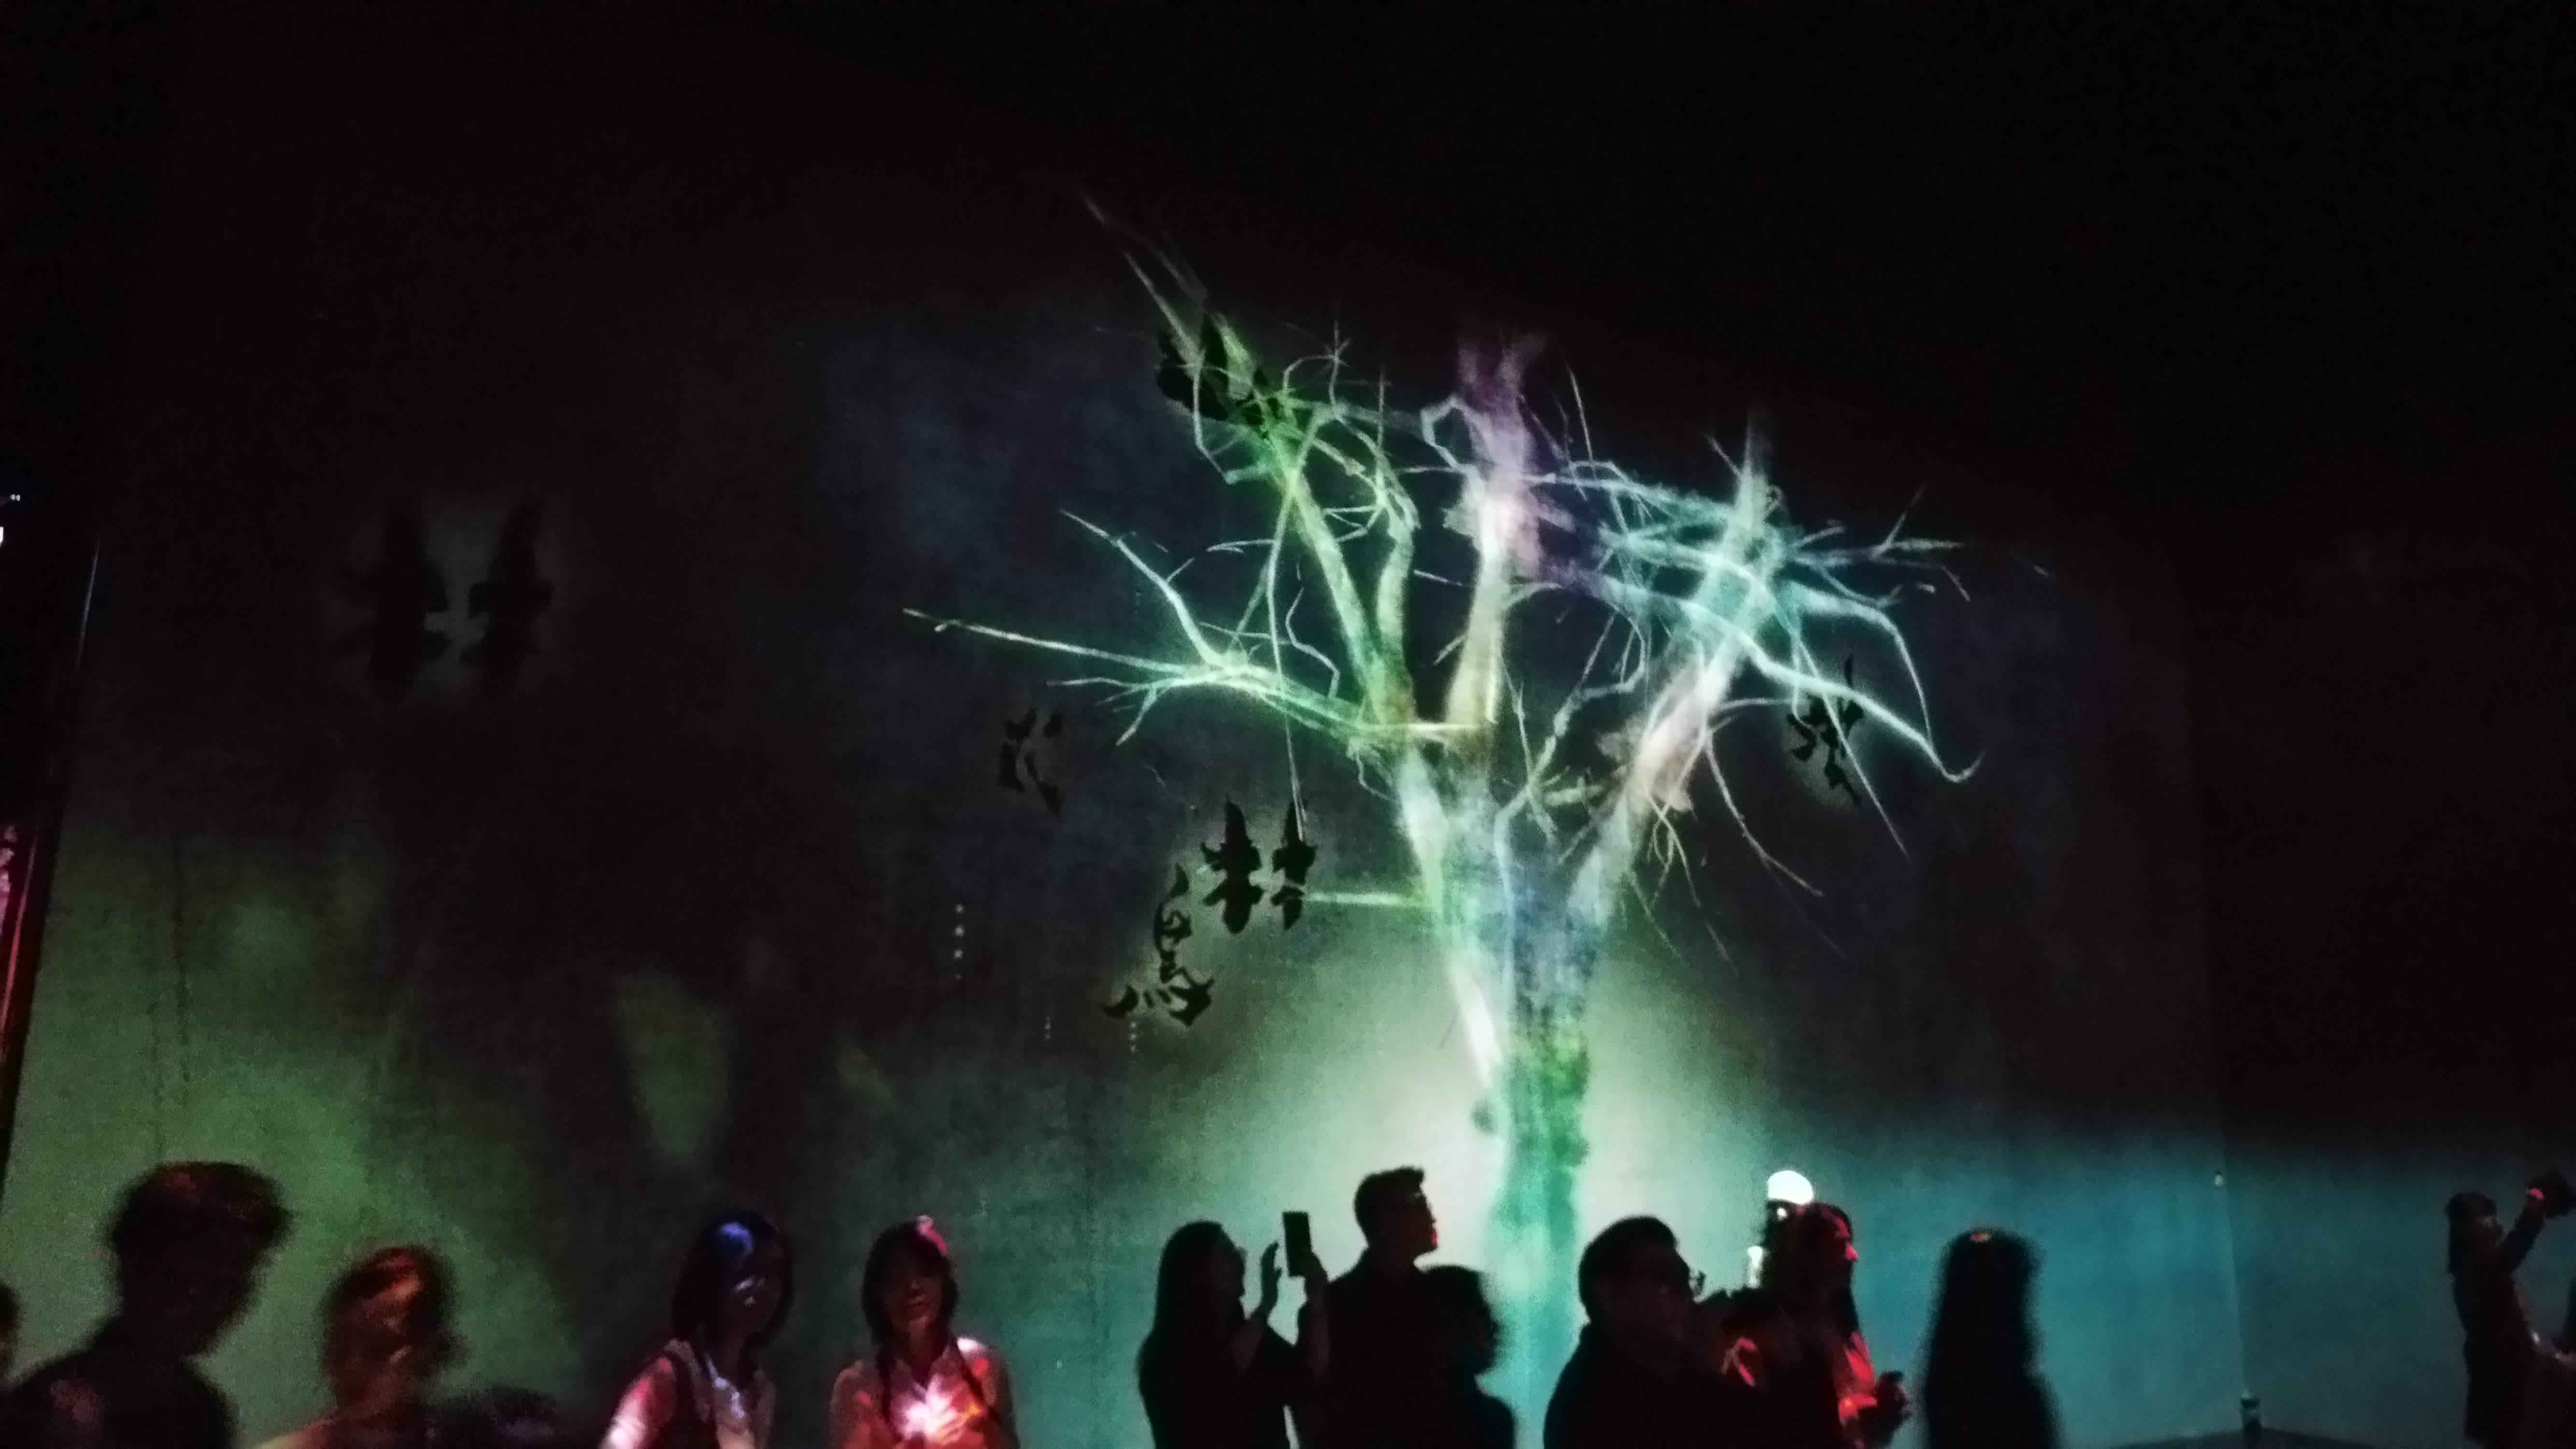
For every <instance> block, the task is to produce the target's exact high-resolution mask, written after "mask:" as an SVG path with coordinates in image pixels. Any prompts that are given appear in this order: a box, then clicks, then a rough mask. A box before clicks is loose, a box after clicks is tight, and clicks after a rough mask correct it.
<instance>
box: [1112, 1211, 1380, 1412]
mask: <svg viewBox="0 0 2576 1449" xmlns="http://www.w3.org/2000/svg"><path fill="white" fill-rule="evenodd" d="M1303 1220H1304V1214H1302V1213H1298V1214H1290V1215H1289V1219H1288V1229H1289V1240H1290V1241H1289V1249H1290V1251H1289V1266H1290V1267H1291V1268H1292V1269H1294V1270H1295V1272H1296V1274H1297V1277H1298V1280H1299V1281H1300V1282H1301V1283H1303V1284H1304V1286H1305V1302H1304V1304H1303V1305H1302V1306H1301V1307H1300V1308H1299V1309H1298V1312H1297V1344H1296V1346H1295V1347H1294V1348H1291V1347H1290V1346H1289V1344H1288V1341H1287V1340H1286V1339H1283V1338H1281V1337H1280V1336H1279V1334H1278V1332H1277V1331H1276V1330H1275V1329H1273V1328H1271V1326H1270V1315H1271V1313H1272V1311H1273V1310H1275V1309H1276V1308H1277V1307H1278V1306H1279V1279H1280V1263H1279V1245H1278V1244H1277V1243H1273V1244H1271V1245H1270V1246H1269V1247H1267V1248H1265V1249H1263V1250H1262V1253H1261V1297H1260V1299H1259V1300H1258V1301H1257V1302H1255V1303H1254V1305H1253V1306H1252V1308H1251V1309H1250V1310H1249V1311H1247V1310H1246V1309H1245V1308H1244V1306H1243V1293H1244V1276H1245V1271H1246V1266H1247V1264H1246V1259H1245V1257H1244V1252H1243V1250H1242V1249H1241V1248H1238V1247H1236V1246H1235V1244H1234V1240H1233V1239H1232V1238H1230V1237H1228V1236H1226V1231H1225V1229H1224V1228H1222V1227H1220V1226H1218V1225H1217V1224H1215V1223H1212V1222H1195V1223H1191V1224H1189V1225H1188V1226H1186V1227H1184V1228H1182V1229H1181V1230H1180V1231H1178V1232H1176V1233H1174V1234H1172V1236H1171V1238H1170V1240H1169V1241H1167V1242H1165V1243H1164V1244H1163V1260H1162V1265H1161V1267H1160V1268H1159V1269H1158V1270H1157V1272H1156V1274H1155V1280H1154V1326H1153V1328H1152V1330H1151V1331H1149V1332H1148V1333H1147V1334H1146V1335H1145V1342H1144V1345H1143V1346H1142V1347H1141V1348H1139V1349H1138V1350H1137V1353H1136V1388H1137V1392H1138V1393H1139V1394H1141V1395H1142V1396H1143V1397H1144V1400H1145V1420H1146V1423H1147V1424H1148V1425H1149V1426H1150V1427H1151V1428H1152V1430H1153V1434H1154V1449H1288V1429H1287V1418H1288V1416H1290V1415H1292V1414H1294V1415H1298V1416H1300V1418H1299V1424H1298V1437H1299V1439H1300V1440H1301V1441H1303V1440H1305V1439H1306V1438H1307V1437H1308V1436H1309V1434H1310V1433H1311V1430H1310V1429H1309V1427H1308V1426H1307V1424H1306V1422H1305V1421H1304V1418H1303V1415H1304V1413H1305V1411H1306V1409H1307V1407H1308V1405H1309V1404H1310V1403H1311V1401H1312V1399H1313V1394H1314V1387H1315V1385H1317V1384H1320V1383H1322V1382H1323V1380H1324V1373H1325V1369H1326V1368H1327V1366H1328V1365H1329V1362H1330V1356H1331V1349H1330V1347H1329V1342H1328V1337H1327V1335H1328V1333H1329V1331H1330V1330H1329V1329H1328V1328H1327V1326H1326V1322H1325V1314H1324V1301H1325V1292H1326V1288H1327V1284H1326V1281H1325V1277H1324V1268H1323V1265H1322V1264H1321V1263H1319V1262H1317V1261H1316V1259H1315V1254H1314V1250H1313V1248H1312V1247H1311V1246H1310V1245H1308V1244H1307V1243H1305V1242H1304V1241H1303V1240H1302V1238H1303V1235H1302V1233H1301V1232H1300V1231H1299V1229H1300V1228H1301V1227H1302V1226H1303Z"/></svg>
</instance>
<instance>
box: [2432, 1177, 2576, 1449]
mask: <svg viewBox="0 0 2576 1449" xmlns="http://www.w3.org/2000/svg"><path fill="white" fill-rule="evenodd" d="M2570 1207H2576V1190H2571V1189H2570V1188H2569V1185H2568V1182H2567V1179H2566V1178H2565V1177H2564V1176H2563V1175H2561V1174H2560V1173H2558V1172H2557V1171H2555V1170H2554V1169H2553V1170H2552V1171H2549V1172H2545V1173H2542V1174H2541V1175H2539V1176H2538V1177H2535V1178H2533V1179H2532V1181H2531V1186H2530V1188H2529V1189H2528V1190H2527V1191H2525V1192H2524V1193H2523V1198H2522V1211H2521V1213H2520V1214H2519V1215H2518V1216H2517V1217H2516V1218H2515V1219H2514V1224H2513V1227H2512V1229H2511V1230H2507V1229H2506V1228H2505V1227H2504V1225H2503V1224H2502V1223H2501V1222H2500V1221H2499V1220H2498V1218H2497V1215H2496V1205H2495V1200H2494V1199H2492V1198H2490V1197H2488V1196H2487V1195H2486V1194H2485V1193H2482V1192H2463V1193H2457V1194H2454V1195H2453V1196H2452V1198H2451V1200H2450V1202H2449V1203H2448V1204H2446V1205H2445V1207H2444V1209H2443V1215H2444V1216H2445V1217H2446V1218H2447V1219H2449V1222H2450V1246H2449V1249H2448V1257H2449V1267H2450V1271H2451V1304H2452V1307H2453V1308H2455V1309H2456V1310H2457V1311H2458V1313H2459V1315H2460V1328H2461V1331H2462V1332H2463V1334H2464V1335H2465V1336H2466V1338H2467V1342H2466V1344H2465V1345H2464V1346H2463V1347H2462V1350H2461V1352H2462V1356H2463V1357H2464V1358H2465V1359H2466V1360H2467V1361H2468V1368H2469V1398H2468V1407H2467V1413H2466V1414H2465V1415H2464V1423H2463V1427H2464V1428H2465V1430H2466V1431H2467V1433H2468V1436H2469V1439H2470V1440H2471V1441H2472V1442H2474V1443H2477V1444H2482V1445H2484V1446H2486V1449H2514V1445H2515V1443H2516V1442H2517V1441H2518V1440H2519V1439H2520V1437H2521V1433H2520V1431H2521V1428H2522V1413H2523V1397H2524V1391H2525V1388H2526V1387H2527V1385H2528V1384H2529V1381H2530V1378H2531V1369H2532V1364H2533V1362H2534V1361H2535V1360H2536V1359H2537V1358H2538V1356H2539V1349H2538V1346H2537V1345H2536V1343H2535V1342H2534V1341H2533V1339H2532V1334H2531V1312H2530V1310H2529V1309H2528V1308H2526V1307H2525V1306H2524V1305H2523V1301H2522V1285H2521V1284H2520V1283H2518V1282H2516V1281H2515V1279H2514V1274H2515V1272H2516V1271H2517V1270H2518V1269H2520V1268H2521V1267H2522V1260H2523V1259H2524V1258H2525V1257H2526V1256H2528V1255H2529V1254H2530V1252H2531V1245H2532V1243H2533V1242H2534V1241H2535V1240H2537V1239H2538V1238H2539V1236H2540V1227H2541V1224H2542V1223H2543V1222H2544V1221H2545V1220H2547V1219H2549V1218H2553V1217H2558V1216H2560V1215H2562V1214H2564V1213H2565V1212H2566V1211H2567V1210H2568V1209H2569V1208H2570Z"/></svg>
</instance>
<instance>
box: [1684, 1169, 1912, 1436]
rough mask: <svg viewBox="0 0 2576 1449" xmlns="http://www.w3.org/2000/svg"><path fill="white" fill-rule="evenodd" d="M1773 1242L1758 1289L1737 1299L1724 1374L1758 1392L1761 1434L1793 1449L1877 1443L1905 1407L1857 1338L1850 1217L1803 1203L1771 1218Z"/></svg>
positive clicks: (1890, 1377)
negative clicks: (1774, 1231)
mask: <svg viewBox="0 0 2576 1449" xmlns="http://www.w3.org/2000/svg"><path fill="white" fill-rule="evenodd" d="M1775 1241H1776V1246H1775V1247H1774V1248H1773V1249H1772V1250H1771V1251H1769V1252H1767V1253H1765V1254H1764V1256H1763V1260H1762V1279H1761V1284H1760V1286H1759V1287H1757V1288H1755V1289H1754V1291H1752V1292H1751V1293H1747V1294H1745V1295H1743V1296H1742V1297H1741V1298H1740V1299H1739V1300H1738V1301H1737V1305H1736V1309H1735V1312H1734V1314H1733V1315H1732V1317H1733V1320H1734V1324H1733V1326H1734V1331H1735V1338H1734V1341H1733V1343H1732V1344H1730V1345H1729V1346H1728V1348H1727V1357H1726V1371H1727V1373H1728V1374H1729V1376H1730V1377H1732V1378H1734V1379H1735V1380H1736V1381H1738V1382H1739V1383H1742V1384H1746V1385H1749V1386H1751V1387H1752V1388H1753V1389H1754V1390H1755V1391H1757V1392H1758V1393H1759V1395H1760V1396H1761V1397H1760V1402H1759V1413H1760V1417H1761V1419H1762V1421H1763V1424H1764V1425H1765V1428H1764V1430H1763V1432H1764V1434H1765V1435H1766V1436H1767V1437H1769V1438H1772V1439H1774V1440H1777V1441H1778V1442H1779V1443H1781V1444H1784V1445H1794V1446H1800V1449H1879V1446H1883V1445H1885V1444H1886V1443H1887V1442H1888V1441H1889V1440H1891V1439H1893V1438H1894V1437H1895V1435H1896V1431H1897V1429H1898V1428H1900V1427H1902V1425H1903V1424H1904V1422H1905V1418H1906V1416H1907V1414H1908V1413H1909V1412H1910V1411H1911V1408H1912V1405H1911V1401H1910V1400H1909V1399H1908V1398H1907V1396H1906V1392H1905V1385H1904V1382H1903V1378H1902V1376H1901V1375H1898V1374H1893V1373H1891V1374H1884V1375H1882V1374H1879V1373H1878V1372H1877V1371H1876V1369H1875V1367H1874V1366H1873V1365H1872V1364H1871V1362H1870V1357H1869V1343H1868V1341H1867V1340H1866V1339H1864V1338H1863V1337H1862V1336H1861V1331H1860V1315H1859V1313H1858V1311H1857V1310H1856V1309H1855V1308H1854V1306H1853V1303H1852V1291H1851V1285H1852V1270H1853V1268H1854V1267H1855V1266H1856V1265H1857V1264H1858V1263H1859V1261H1860V1250H1859V1249H1858V1248H1857V1247H1856V1246H1854V1244H1853V1242H1852V1230H1851V1218H1850V1216H1849V1215H1847V1214H1846V1213H1844V1212H1843V1210H1842V1209H1840V1208H1838V1207H1835V1206H1834V1205H1833V1204H1831V1203H1821V1202H1820V1203H1809V1204H1807V1205H1805V1206H1803V1207H1799V1208H1796V1209H1793V1210H1792V1211H1791V1212H1790V1213H1789V1214H1788V1215H1786V1216H1785V1217H1783V1218H1782V1219H1781V1220H1780V1223H1779V1226H1778V1231H1777V1235H1776V1239H1775Z"/></svg>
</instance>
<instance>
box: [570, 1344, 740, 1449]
mask: <svg viewBox="0 0 2576 1449" xmlns="http://www.w3.org/2000/svg"><path fill="white" fill-rule="evenodd" d="M777 1400H778V1395H777V1393H776V1391H775V1390H773V1389H772V1388H771V1386H770V1382H769V1375H767V1374H765V1373H762V1372H760V1371H758V1370H756V1369H755V1370H753V1372H752V1376H751V1392H750V1393H749V1394H745V1393H744V1392H743V1391H742V1390H741V1389H739V1388H736V1387H735V1386H734V1385H733V1384H731V1383H729V1382H727V1381H726V1380H725V1377H724V1376H723V1375H722V1374H719V1373H717V1372H715V1370H713V1369H712V1368H709V1367H708V1366H707V1365H706V1364H705V1363H704V1362H702V1361H701V1360H700V1358H699V1356H698V1354H697V1352H696V1351H695V1350H694V1349H692V1348H690V1347H689V1345H687V1344H685V1343H682V1342H680V1341H679V1340H677V1339H673V1340H672V1341H671V1342H670V1343H668V1344H666V1345H664V1346H663V1349H662V1352H661V1355H660V1356H659V1357H657V1358H655V1359H654V1360H653V1362H652V1364H651V1366H650V1367H648V1368H646V1369H645V1370H644V1372H642V1373H640V1374H637V1375H636V1376H635V1382H633V1383H631V1384H629V1385H627V1386H626V1393H625V1394H624V1396H623V1397H621V1398H619V1399H618V1401H617V1416H616V1417H615V1418H614V1419H611V1420H610V1421H609V1424H608V1436H607V1437H606V1438H604V1439H602V1440H601V1441H600V1449H692V1446H712V1449H768V1444H769V1421H770V1417H771V1414H772V1412H773V1411H774V1410H775V1409H776V1407H777Z"/></svg>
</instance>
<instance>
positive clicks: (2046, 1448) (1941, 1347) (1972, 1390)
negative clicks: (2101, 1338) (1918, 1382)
mask: <svg viewBox="0 0 2576 1449" xmlns="http://www.w3.org/2000/svg"><path fill="white" fill-rule="evenodd" d="M2037 1271H2038V1259H2037V1257H2036V1255H2034V1254H2033V1253H2032V1252H2031V1249H2030V1245H2029V1244H2027V1243H2025V1242H2023V1241H2022V1240H2021V1239H2019V1238H2016V1237H2014V1236H2012V1235H2011V1234H2009V1233H1999V1232H1993V1231H1988V1230H1982V1229H1981V1230H1979V1231H1977V1232H1973V1233H1963V1234H1961V1235H1960V1236H1958V1237H1957V1238H1954V1239H1952V1240H1951V1242H1950V1251H1949V1253H1948V1254H1947V1255H1946V1256H1945V1257H1944V1258H1943V1259H1942V1262H1941V1301H1940V1304H1939V1306H1938V1307H1937V1308H1935V1309H1934V1310H1933V1314H1932V1341H1931V1342H1932V1346H1931V1349H1930V1350H1929V1352H1928V1353H1927V1354H1926V1360H1927V1361H1926V1362H1925V1364H1924V1366H1923V1431H1924V1444H1925V1449H2057V1414H2056V1410H2055V1409H2054V1408H2053V1407H2051V1405H2050V1403H2049V1398H2048V1387H2047V1385H2046V1384H2044V1383H2042V1382H2041V1381H2040V1378H2039V1375H2038V1373H2037V1371H2036V1370H2035V1369H2034V1367H2033V1365H2032V1357H2033V1354H2032V1345H2031V1328H2030V1285H2031V1279H2032V1277H2033V1276H2034V1275H2035V1274H2036V1273H2037Z"/></svg>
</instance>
